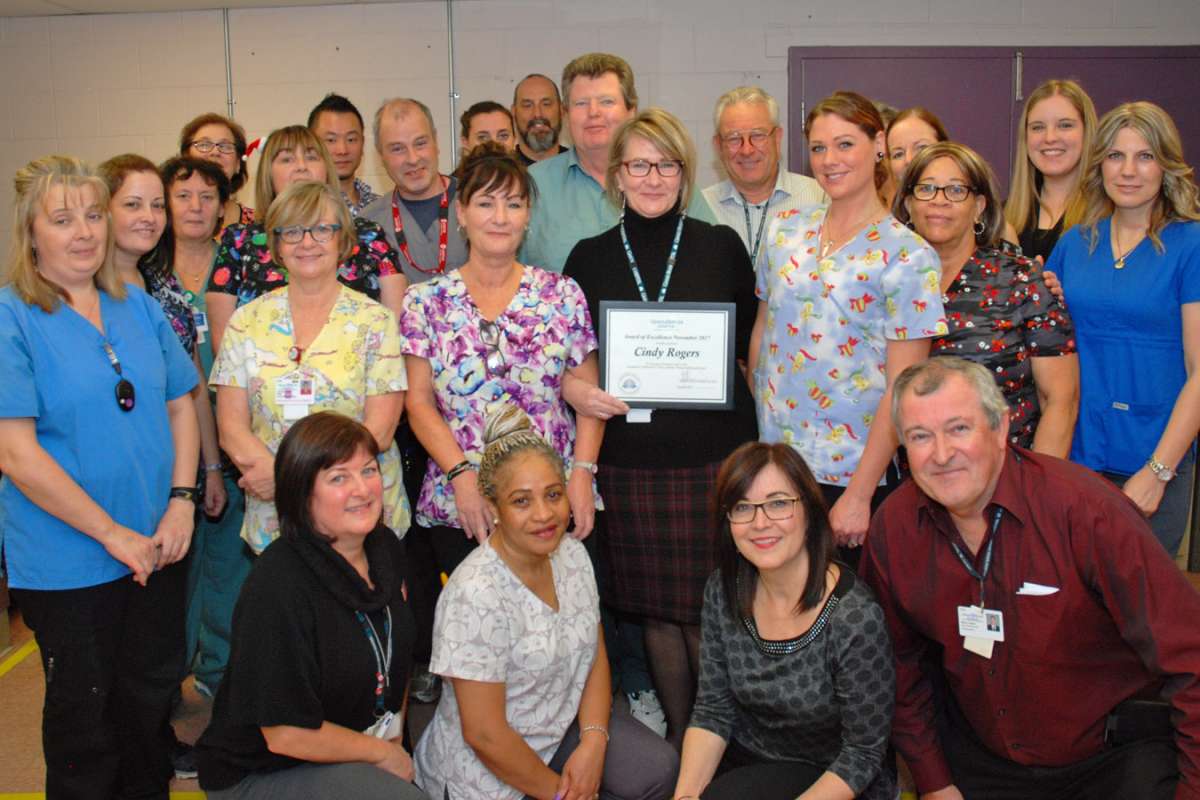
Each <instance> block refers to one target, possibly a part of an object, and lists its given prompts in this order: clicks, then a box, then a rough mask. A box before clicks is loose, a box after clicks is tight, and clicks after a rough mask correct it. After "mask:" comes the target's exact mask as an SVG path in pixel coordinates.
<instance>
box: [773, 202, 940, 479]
mask: <svg viewBox="0 0 1200 800" xmlns="http://www.w3.org/2000/svg"><path fill="white" fill-rule="evenodd" d="M825 211H826V207H825V206H813V207H809V208H804V209H799V210H795V211H783V212H780V213H779V214H778V215H777V216H776V218H775V219H774V220H772V222H771V227H770V233H769V235H768V237H767V244H766V248H767V257H766V261H765V262H764V263H763V264H761V265H760V267H759V271H758V276H757V285H756V287H755V291H756V292H757V294H758V298H759V299H760V300H763V301H765V302H766V303H767V319H766V327H765V329H764V331H763V336H762V343H761V345H760V348H759V358H758V364H756V365H755V371H754V378H755V397H756V398H757V399H758V427H759V438H760V439H761V440H762V441H764V442H787V443H788V444H790V445H791V446H792V447H794V448H796V450H797V451H798V452H799V453H800V454H801V455H802V456H804V460H805V461H806V462H807V463H808V466H809V467H810V468H811V469H812V471H813V475H814V476H816V478H817V480H818V481H820V482H821V483H825V484H832V485H835V486H845V485H846V484H848V483H849V482H850V478H851V476H853V474H854V470H855V469H856V468H857V466H858V461H859V458H860V457H861V456H862V452H863V448H864V447H865V446H866V443H867V429H868V428H870V427H871V422H872V421H873V420H874V417H875V411H876V409H877V407H878V406H879V401H880V399H881V398H882V397H883V393H884V391H886V389H887V377H886V374H885V372H884V367H885V363H886V356H887V343H888V341H902V340H905V339H921V338H928V337H931V336H937V335H942V334H945V333H946V320H945V319H944V315H943V313H942V300H941V292H940V291H939V283H938V281H939V278H940V275H941V272H940V264H939V262H938V257H937V253H935V252H934V251H933V250H932V249H931V248H930V247H929V245H927V244H926V243H925V241H924V240H923V239H921V237H920V236H918V235H917V234H915V233H913V232H912V231H910V230H909V229H908V228H906V227H904V226H903V225H901V224H900V223H899V222H897V221H896V219H895V218H894V217H892V216H891V215H887V216H885V217H884V218H883V219H882V220H880V221H879V222H878V223H876V224H874V225H869V226H867V227H866V228H864V229H863V230H862V231H860V232H859V234H858V236H856V237H855V238H854V239H852V240H851V241H849V242H847V243H846V244H845V245H843V246H842V247H840V248H839V249H837V250H835V251H834V252H832V253H830V254H829V256H828V257H826V258H819V255H818V249H819V247H820V245H819V241H820V235H821V225H822V223H823V222H824V220H825Z"/></svg>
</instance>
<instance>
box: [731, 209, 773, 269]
mask: <svg viewBox="0 0 1200 800" xmlns="http://www.w3.org/2000/svg"><path fill="white" fill-rule="evenodd" d="M738 197H741V198H742V213H743V214H744V215H745V216H746V244H750V236H751V233H750V201H748V200H747V199H746V195H744V194H741V193H739V194H738ZM755 208H758V206H755ZM770 208H771V198H769V197H768V198H767V202H765V203H763V210H762V217H761V218H759V220H758V233H757V234H754V246H753V247H751V248H750V265H751V266H752V267H754V268H755V269H757V268H758V248H759V247H760V246H761V245H762V235H763V228H765V227H766V225H767V212H768V211H769V210H770Z"/></svg>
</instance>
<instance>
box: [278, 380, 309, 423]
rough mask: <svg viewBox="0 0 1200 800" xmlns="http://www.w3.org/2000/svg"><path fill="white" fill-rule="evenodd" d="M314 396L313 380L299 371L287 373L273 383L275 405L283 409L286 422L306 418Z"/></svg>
mask: <svg viewBox="0 0 1200 800" xmlns="http://www.w3.org/2000/svg"><path fill="white" fill-rule="evenodd" d="M315 396H316V391H315V387H314V385H313V379H312V378H311V377H309V376H308V375H306V374H304V372H302V371H301V370H296V371H294V372H289V373H288V374H287V375H284V376H282V377H280V378H279V379H278V380H276V381H275V405H277V406H279V407H281V408H282V409H283V418H284V419H286V420H297V419H303V418H304V417H307V416H308V412H309V410H310V408H311V406H312V404H313V400H314V399H315Z"/></svg>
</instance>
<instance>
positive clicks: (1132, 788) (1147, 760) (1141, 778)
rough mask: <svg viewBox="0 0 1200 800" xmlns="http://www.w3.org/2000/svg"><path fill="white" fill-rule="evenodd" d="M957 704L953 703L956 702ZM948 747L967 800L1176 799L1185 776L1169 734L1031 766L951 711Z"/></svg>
mask: <svg viewBox="0 0 1200 800" xmlns="http://www.w3.org/2000/svg"><path fill="white" fill-rule="evenodd" d="M951 705H952V704H951ZM949 716H950V720H949V721H948V724H947V727H946V728H945V729H944V730H943V733H942V736H941V740H942V751H943V752H944V753H945V756H946V760H947V761H949V763H950V771H951V773H952V774H953V775H954V783H955V785H956V786H957V787H958V789H959V791H961V792H962V795H963V797H964V798H965V800H1114V799H1115V798H1120V800H1171V798H1173V797H1174V796H1175V784H1176V783H1177V782H1178V780H1179V768H1178V753H1177V751H1176V750H1175V745H1174V742H1173V741H1172V740H1171V739H1169V738H1155V739H1144V740H1142V741H1138V742H1133V743H1130V744H1126V745H1122V746H1120V747H1114V748H1111V749H1106V750H1103V751H1101V752H1099V753H1097V754H1096V755H1094V756H1092V757H1091V758H1087V759H1084V760H1083V761H1080V762H1077V763H1075V764H1070V765H1068V766H1065V767H1027V766H1023V765H1021V764H1017V763H1015V762H1013V761H1009V760H1008V759H1005V758H1001V757H999V756H997V755H995V754H994V753H992V752H991V751H990V750H988V749H987V748H986V747H984V745H983V743H982V742H980V741H979V739H978V738H977V737H976V736H975V734H974V732H972V731H971V730H969V729H968V728H967V727H966V723H965V720H963V719H962V717H961V716H960V715H959V712H958V711H957V709H953V708H952V709H951V710H950V714H949Z"/></svg>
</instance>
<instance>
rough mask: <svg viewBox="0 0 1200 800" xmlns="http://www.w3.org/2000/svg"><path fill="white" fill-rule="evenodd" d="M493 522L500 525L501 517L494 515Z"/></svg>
mask: <svg viewBox="0 0 1200 800" xmlns="http://www.w3.org/2000/svg"><path fill="white" fill-rule="evenodd" d="M492 524H493V525H499V524H500V518H499V517H492Z"/></svg>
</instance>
